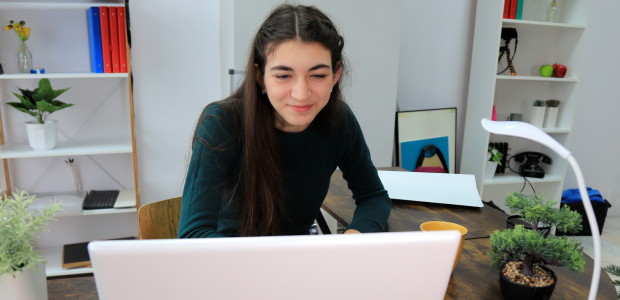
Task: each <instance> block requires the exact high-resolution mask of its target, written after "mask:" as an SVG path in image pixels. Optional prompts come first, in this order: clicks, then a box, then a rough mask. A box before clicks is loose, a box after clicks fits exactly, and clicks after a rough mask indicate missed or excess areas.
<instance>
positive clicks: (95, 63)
mask: <svg viewBox="0 0 620 300" xmlns="http://www.w3.org/2000/svg"><path fill="white" fill-rule="evenodd" d="M86 17H87V20H88V45H89V48H90V71H91V72H93V73H103V51H102V50H101V20H100V19H99V7H95V6H93V7H91V8H89V9H88V10H87V11H86Z"/></svg>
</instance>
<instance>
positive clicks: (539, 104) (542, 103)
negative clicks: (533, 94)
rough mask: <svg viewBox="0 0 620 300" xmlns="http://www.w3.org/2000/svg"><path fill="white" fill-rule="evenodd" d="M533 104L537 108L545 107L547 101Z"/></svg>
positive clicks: (537, 101)
mask: <svg viewBox="0 0 620 300" xmlns="http://www.w3.org/2000/svg"><path fill="white" fill-rule="evenodd" d="M533 104H534V106H537V107H544V106H545V101H543V100H536V101H534V103H533Z"/></svg>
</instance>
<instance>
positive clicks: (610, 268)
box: [603, 265, 620, 299]
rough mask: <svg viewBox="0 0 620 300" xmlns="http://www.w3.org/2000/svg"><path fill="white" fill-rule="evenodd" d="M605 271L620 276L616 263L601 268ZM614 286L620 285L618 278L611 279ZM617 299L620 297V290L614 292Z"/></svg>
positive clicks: (619, 268) (619, 269)
mask: <svg viewBox="0 0 620 300" xmlns="http://www.w3.org/2000/svg"><path fill="white" fill-rule="evenodd" d="M603 269H604V270H605V271H607V273H609V274H611V275H614V276H618V277H620V267H618V266H616V265H609V266H607V267H604V268H603ZM612 281H613V282H614V285H615V286H620V280H612ZM616 293H617V297H618V299H620V292H616Z"/></svg>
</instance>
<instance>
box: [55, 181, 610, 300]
mask: <svg viewBox="0 0 620 300" xmlns="http://www.w3.org/2000/svg"><path fill="white" fill-rule="evenodd" d="M323 208H324V209H325V210H326V211H327V212H329V213H330V214H331V215H332V216H334V217H335V218H336V219H337V220H338V221H339V222H340V223H342V224H343V225H348V224H349V222H351V220H352V219H353V212H354V210H355V201H354V200H353V199H352V198H351V192H350V191H349V190H348V189H347V184H346V181H345V180H344V179H343V178H342V173H341V172H340V171H336V172H335V173H334V175H333V176H332V179H331V183H330V189H329V193H328V196H327V198H326V199H325V202H324V204H323ZM506 216H507V215H506V214H504V213H502V212H500V211H498V210H496V209H494V208H491V207H488V206H485V207H483V208H469V207H459V206H452V205H439V204H429V203H416V202H410V201H398V200H395V201H394V202H393V204H392V214H391V215H390V219H389V220H388V228H387V231H417V230H420V224H421V223H423V222H426V221H435V220H441V221H449V222H454V223H458V224H461V225H463V226H465V227H467V228H468V229H469V233H468V234H467V238H468V240H467V241H465V246H464V249H463V253H462V254H461V259H460V262H459V265H458V266H457V267H456V269H455V270H454V272H453V273H452V277H451V278H450V283H449V285H448V291H447V293H446V297H445V299H468V300H471V299H489V300H490V299H492V300H496V299H502V296H501V291H500V287H499V270H497V269H493V268H491V265H490V261H489V256H488V255H487V251H489V249H490V242H489V239H487V238H485V237H488V236H489V235H490V234H491V232H492V231H493V230H496V229H504V228H505V227H506V221H505V218H506ZM585 260H586V266H585V272H583V273H574V272H572V271H570V270H568V269H566V268H553V267H552V268H553V270H554V271H555V272H556V274H557V275H558V284H557V286H556V287H555V291H554V292H553V296H552V297H551V299H587V295H588V292H589V288H590V280H591V278H592V266H593V265H594V262H593V260H592V259H591V258H590V257H589V256H587V255H586V256H585ZM336 271H338V270H336ZM47 283H48V284H47V288H48V295H49V300H55V299H98V297H97V289H96V287H95V281H94V277H93V276H92V275H86V276H83V277H77V276H76V277H71V278H60V279H48V281H47ZM412 293H415V291H412ZM597 299H609V300H612V299H614V300H615V299H616V289H615V287H614V285H613V283H612V281H611V279H610V278H609V276H607V274H606V273H605V272H604V271H603V273H602V274H601V282H600V284H599V291H598V297H597Z"/></svg>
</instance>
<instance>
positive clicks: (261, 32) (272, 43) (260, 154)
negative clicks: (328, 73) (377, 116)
mask: <svg viewBox="0 0 620 300" xmlns="http://www.w3.org/2000/svg"><path fill="white" fill-rule="evenodd" d="M290 40H297V41H300V42H302V43H319V44H321V45H322V46H324V47H325V48H327V49H329V51H330V52H331V63H332V71H333V72H334V73H335V72H336V71H337V68H338V67H339V68H341V77H340V80H338V83H336V85H335V86H334V87H333V90H332V92H331V95H330V99H329V101H328V102H327V105H326V106H325V107H324V108H323V109H322V110H321V112H319V114H318V115H317V116H316V118H315V119H314V121H313V122H317V123H318V124H320V125H321V126H322V127H327V128H334V125H335V124H336V123H337V122H342V119H343V116H344V114H343V109H344V102H343V95H342V89H341V87H342V86H343V80H346V79H347V78H346V77H347V76H346V73H347V72H346V71H347V64H346V61H345V58H344V56H343V53H342V49H343V48H344V39H343V38H342V36H340V34H339V33H338V30H337V29H336V27H335V26H334V24H333V23H332V21H331V20H330V19H329V18H328V17H327V16H326V15H325V14H324V13H322V12H321V11H320V10H318V9H317V8H315V7H313V6H303V5H290V4H282V5H279V6H278V7H276V8H275V9H274V10H273V11H272V12H271V13H270V14H269V16H268V17H267V18H266V19H265V21H264V22H263V24H262V25H261V26H260V28H259V29H258V31H257V32H256V35H255V37H254V40H253V41H252V45H251V49H250V55H249V58H248V63H247V65H246V75H245V78H244V79H243V82H242V83H241V85H240V86H239V88H238V89H237V90H236V91H235V92H234V93H233V94H232V95H230V96H229V97H228V98H226V99H224V100H222V101H219V102H217V103H220V104H221V105H223V107H224V108H225V109H226V110H227V112H228V113H229V115H230V116H231V117H232V118H233V120H234V121H235V122H236V123H237V128H239V130H240V132H239V133H238V134H237V135H236V139H237V141H238V143H242V144H243V145H244V153H243V155H244V159H243V162H242V164H243V165H242V166H241V178H239V179H238V181H237V182H236V183H234V184H233V187H234V188H233V192H232V193H231V195H237V196H231V201H233V200H235V199H233V198H238V201H239V203H240V204H241V207H242V209H243V217H242V224H241V236H261V235H276V234H278V232H279V230H280V226H281V225H282V224H283V222H284V220H285V215H284V199H285V195H284V187H283V180H282V169H281V164H280V153H279V147H278V135H277V129H276V127H275V124H276V116H275V114H276V111H275V109H274V108H273V106H272V105H271V103H270V102H269V99H268V98H267V95H266V94H263V93H262V91H261V90H262V88H261V87H260V85H259V84H258V83H257V81H256V79H257V78H259V76H260V77H262V76H264V73H265V64H266V63H267V57H268V56H269V55H270V54H272V53H273V51H274V49H275V48H276V47H277V46H278V45H279V44H281V43H282V42H286V41H290ZM255 64H257V65H258V70H257V69H256V67H255ZM231 100H232V101H231ZM239 102H240V103H239ZM239 104H240V105H239ZM207 107H208V106H207ZM205 109H206V108H205ZM205 117H209V116H205ZM201 121H202V119H201V120H199V122H198V125H197V126H196V131H195V132H194V139H193V141H192V145H193V143H194V142H195V141H196V140H198V141H200V142H202V143H204V141H203V140H201V139H200V138H199V137H197V136H196V133H197V132H198V128H199V126H200V123H201ZM238 143H236V144H238ZM207 146H210V147H212V148H215V149H218V147H213V146H212V145H207ZM219 150H229V148H228V149H221V148H220V149H219ZM231 172H232V171H231ZM239 183H241V185H239ZM239 188H242V189H243V190H242V193H235V192H236V191H237V190H238V189H239Z"/></svg>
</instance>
